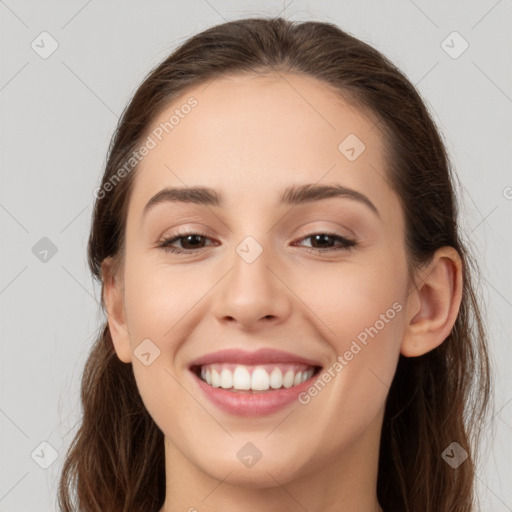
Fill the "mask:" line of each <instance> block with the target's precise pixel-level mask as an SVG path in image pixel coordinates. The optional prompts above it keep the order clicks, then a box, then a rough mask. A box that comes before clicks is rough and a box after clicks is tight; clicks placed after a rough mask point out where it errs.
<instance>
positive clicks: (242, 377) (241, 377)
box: [228, 366, 251, 389]
mask: <svg viewBox="0 0 512 512" xmlns="http://www.w3.org/2000/svg"><path fill="white" fill-rule="evenodd" d="M228 371H229V370H228ZM233 387H234V388H235V389H251V374H250V373H249V370H247V368H244V367H243V366H237V367H236V368H235V371H234V373H233Z"/></svg>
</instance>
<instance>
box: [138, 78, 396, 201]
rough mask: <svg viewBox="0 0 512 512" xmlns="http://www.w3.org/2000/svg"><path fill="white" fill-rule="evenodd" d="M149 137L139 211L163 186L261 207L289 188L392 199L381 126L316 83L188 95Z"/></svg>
mask: <svg viewBox="0 0 512 512" xmlns="http://www.w3.org/2000/svg"><path fill="white" fill-rule="evenodd" d="M191 105H193V106H191ZM147 134H148V135H149V137H151V138H152V140H153V142H154V147H153V148H152V149H151V150H150V151H149V154H148V155H147V156H145V157H144V158H143V159H142V161H141V162H140V164H139V166H138V169H137V172H136V178H135V183H134V190H133V194H132V200H133V202H134V203H135V204H134V208H136V209H138V210H142V209H143V207H144V204H145V203H144V201H147V199H148V198H149V197H151V196H152V195H153V194H155V193H156V192H158V191H159V190H160V189H162V188H163V187H165V186H193V185H204V186H209V187H212V188H216V189H219V190H221V191H222V192H223V195H224V196H225V197H226V198H227V199H228V203H229V202H240V201H242V202H244V201H245V202H246V203H247V202H249V203H251V204H255V205H258V206H259V207H261V206H262V205H263V204H262V203H264V202H268V203H269V205H270V203H275V202H276V200H277V198H278V196H279V195H280V192H281V191H282V190H283V189H284V188H286V187H287V186H289V185H290V184H301V183H323V182H325V183H327V182H329V183H339V184H341V185H344V186H347V187H351V188H355V189H356V190H361V191H363V190H365V191H368V190H371V193H372V195H373V197H374V198H375V201H376V202H381V201H383V200H386V198H387V197H388V196H389V193H390V190H389V186H388V185H387V181H386V179H385V165H386V161H385V154H386V148H385V147H384V141H383V139H382V134H381V132H380V131H379V128H378V127H377V125H376V123H375V120H374V119H373V118H372V117H371V116H369V115H367V114H366V113H363V112H362V111H361V110H360V109H358V108H356V107H354V106H352V105H351V104H350V103H349V102H348V101H346V100H344V99H343V98H342V97H340V95H338V94H335V92H333V90H332V89H331V88H329V87H328V86H326V85H325V84H324V83H322V82H319V81H318V80H316V79H314V78H311V77H305V76H302V75H296V74H289V73H286V74H284V73H281V74H277V73H271V74H268V75H261V76H254V75H241V76H232V77H223V78H219V79H215V80H213V81H211V82H208V83H206V84H201V85H199V86H195V87H191V88H189V89H187V90H186V91H185V92H184V93H183V94H181V95H180V96H179V97H177V98H175V99H174V100H173V101H172V102H171V103H170V104H169V105H168V106H167V107H166V108H165V109H164V110H163V111H162V112H161V113H160V114H159V116H158V117H157V118H156V119H155V120H154V121H153V123H152V125H151V127H150V128H149V130H148V131H147ZM379 196H381V197H379ZM130 208H131V207H130Z"/></svg>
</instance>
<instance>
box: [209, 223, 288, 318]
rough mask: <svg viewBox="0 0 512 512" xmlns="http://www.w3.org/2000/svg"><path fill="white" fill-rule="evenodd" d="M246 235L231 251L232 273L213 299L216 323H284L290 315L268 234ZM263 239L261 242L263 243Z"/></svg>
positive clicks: (285, 290) (285, 293) (285, 289)
mask: <svg viewBox="0 0 512 512" xmlns="http://www.w3.org/2000/svg"><path fill="white" fill-rule="evenodd" d="M261 233H263V234H262V235H256V236H257V237H258V238H259V239H260V241H261V243H260V241H258V240H257V239H256V236H252V235H248V236H246V237H245V238H243V239H242V241H241V242H240V243H239V244H238V245H237V246H236V247H235V248H234V254H233V258H232V269H231V272H229V274H228V276H226V280H225V281H224V284H223V286H222V291H221V293H220V294H219V296H218V297H217V298H216V306H215V313H216V316H217V318H218V319H219V320H221V321H222V320H223V319H230V320H236V321H237V322H239V323H240V324H243V325H244V326H245V327H250V326H251V325H252V324H255V323H256V322H258V321H260V320H262V319H265V318H272V319H273V320H274V322H279V321H282V320H284V319H285V318H286V317H287V316H288V315H289V313H290V309H291V304H290V296H289V293H288V292H287V288H286V286H284V285H283V283H282V282H281V280H280V279H279V278H278V277H277V275H276V274H277V273H278V271H277V267H278V266H279V265H278V263H277V258H274V257H273V255H272V249H271V248H270V247H269V245H271V238H272V237H271V234H270V236H269V233H265V232H264V231H263V230H262V231H261ZM263 239H264V240H263Z"/></svg>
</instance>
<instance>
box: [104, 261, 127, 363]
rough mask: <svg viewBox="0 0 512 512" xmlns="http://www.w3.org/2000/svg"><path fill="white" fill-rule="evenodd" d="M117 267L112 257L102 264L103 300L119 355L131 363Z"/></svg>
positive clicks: (120, 282)
mask: <svg viewBox="0 0 512 512" xmlns="http://www.w3.org/2000/svg"><path fill="white" fill-rule="evenodd" d="M116 267H117V265H115V263H114V260H113V259H112V258H111V257H108V258H105V260H104V261H103V263H102V264H101V273H102V277H103V302H104V304H105V309H106V310H107V319H108V327H109V330H110V335H111V337H112V341H113V343H114V348H115V351H116V353H117V357H119V359H120V360H121V361H123V362H124V363H130V362H131V360H132V351H131V348H130V339H129V336H128V328H127V325H126V314H125V309H124V286H123V282H122V280H121V279H120V277H119V276H118V274H119V272H117V268H116Z"/></svg>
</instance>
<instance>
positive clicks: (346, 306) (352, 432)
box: [103, 74, 462, 512]
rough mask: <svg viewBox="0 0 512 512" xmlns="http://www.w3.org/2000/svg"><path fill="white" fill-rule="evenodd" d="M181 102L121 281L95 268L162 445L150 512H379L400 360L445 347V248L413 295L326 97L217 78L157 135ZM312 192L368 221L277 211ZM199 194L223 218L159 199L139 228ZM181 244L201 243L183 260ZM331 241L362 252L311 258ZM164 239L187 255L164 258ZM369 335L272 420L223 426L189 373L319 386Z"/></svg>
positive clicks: (384, 201) (455, 261)
mask: <svg viewBox="0 0 512 512" xmlns="http://www.w3.org/2000/svg"><path fill="white" fill-rule="evenodd" d="M191 96H193V97H194V98H196V99H197V101H198V104H197V106H196V107H195V108H194V109H193V110H192V111H191V112H190V114H188V115H187V116H185V117H184V118H183V119H181V120H180V122H179V124H178V125H177V126H175V127H174V129H173V130H172V132H170V133H169V134H168V135H166V136H165V137H163V139H162V141H161V142H159V143H158V144H157V146H156V147H155V148H154V149H152V150H151V151H150V153H149V154H148V155H147V156H146V157H145V158H144V159H143V161H142V162H141V164H140V165H139V168H138V169H137V170H136V173H137V175H136V179H135V183H134V188H133V192H132V196H131V199H130V203H129V209H128V217H127V226H126V252H125V259H124V261H123V262H122V265H121V267H120V268H119V269H118V271H117V272H114V270H113V267H112V262H111V261H110V260H106V261H105V263H104V266H103V271H104V282H105V287H104V294H105V295H104V296H105V301H106V306H107V310H108V320H109V326H110V330H111V333H112V337H113V341H114V345H115V350H116V353H117V355H118V357H119V358H120V359H121V360H122V361H124V362H127V363H130V362H131V363H132V365H133V371H134V374H135V378H136V381H137V385H138V388H139V391H140V393H141V396H142V399H143V401H144V404H145V406H146V407H147V409H148V411H149V413H150V414H151V416H152V417H153V419H154V421H155V422H156V424H157V425H158V427H159V428H160V429H161V430H162V431H163V433H164V435H165V457H166V482H167V494H166V500H165V504H164V506H163V507H162V509H161V511H160V512H178V511H183V512H185V511H191V512H192V511H194V510H197V511H199V512H221V511H222V512H234V511H239V510H244V511H245V512H260V511H262V510H265V511H266V512H282V511H283V510H290V511H303V510H307V511H309V512H320V511H322V512H335V511H336V512H341V511H342V512H363V511H365V512H378V511H381V510H382V509H381V507H380V505H379V503H378V500H377V494H376V482H377V462H378V448H379V441H380V435H381V428H382V419H383V413H384V405H385V400H386V396H387V393H388V389H389V385H390V383H391V381H392V379H393V376H394V373H395V370H396V365H397V361H398V357H399V354H400V353H402V354H403V355H405V356H407V357H414V356H418V355H421V354H424V353H426V352H428V351H430V350H432V349H433V348H435V347H436V346H438V345H439V344H441V343H442V342H443V341H444V339H445V338H446V337H447V336H448V334H449V333H450V330H451V328H452V326H453V324H454V322H455V319H456V316H457V313H458V309H459V305H460V299H461V289H462V282H461V264H460V259H459V256H458V254H457V252H456V251H455V250H453V249H452V248H449V247H445V248H442V249H440V250H439V251H438V252H437V253H436V255H435V257H434V259H433V261H432V263H431V264H430V265H429V266H428V267H426V268H423V269H422V270H421V271H420V270H418V271H417V273H416V275H415V276H414V281H415V282H413V281H412V280H410V279H409V277H408V274H407V267H406V262H407V259H406V250H405V247H404V218H403V213H402V210H401V207H400V203H399V199H398V197H397V195H396V194H395V193H394V191H393V190H392V189H391V188H390V185H389V182H388V181H387V179H386V178H385V176H386V173H387V172H388V169H387V167H386V159H385V147H384V141H383V138H382V134H381V132H380V131H379V129H378V128H377V127H376V126H375V124H374V122H373V121H372V120H371V119H370V118H369V117H366V116H365V115H364V114H363V113H362V112H361V111H359V110H357V109H355V108H354V107H350V106H349V104H348V103H347V102H345V101H343V100H342V99H340V98H339V97H338V96H336V95H334V93H333V92H332V91H330V90H329V89H328V88H327V87H326V86H325V85H323V84H322V83H320V82H318V81H316V80H314V79H312V78H308V77H303V76H298V75H291V74H286V75H283V77H280V76H279V75H277V74H272V75H269V76H259V77H254V76H237V77H230V78H222V79H217V80H214V81H213V82H211V83H210V84H209V85H208V87H206V88H205V85H204V84H203V85H201V86H199V87H194V88H191V89H190V90H188V91H187V92H186V93H185V94H183V95H182V96H181V97H180V98H177V99H175V100H174V101H173V102H172V104H171V105H169V107H168V108H167V109H166V110H165V111H164V112H162V113H161V115H160V117H159V119H157V120H156V121H155V123H154V126H158V125H159V123H161V122H162V121H165V120H168V119H169V116H170V115H171V113H172V111H173V110H174V109H175V108H178V107H179V106H180V105H182V104H184V103H185V102H186V101H187V99H188V98H189V97H191ZM349 134H355V135H356V136H357V137H358V138H359V139H360V140H361V141H363V143H364V144H365V149H364V151H363V152H362V153H361V154H360V155H359V156H358V158H356V159H355V160H354V161H350V160H349V159H348V158H347V157H346V156H345V154H343V153H342V152H340V150H339V149H338V146H339V145H340V143H341V142H342V141H343V140H344V139H345V138H346V137H347V136H348V135H349ZM306 183H311V184H320V185H328V184H329V185H332V184H336V185H342V186H344V187H348V188H350V189H353V190H355V191H357V192H360V193H361V194H364V196H366V197H367V198H368V199H369V201H371V203H372V204H373V205H374V206H375V208H376V209H377V210H378V214H377V213H376V212H375V211H374V210H373V209H372V208H371V207H369V206H368V204H365V203H364V202H363V201H359V200H356V199H354V198H351V197H331V198H328V199H321V200H317V201H312V202H308V203H304V204H300V205H295V206H293V207H292V206H289V205H279V204H278V199H279V197H280V195H281V193H282V191H283V190H284V189H285V188H286V187H289V186H291V185H302V184H306ZM198 185H201V186H206V187H212V188H214V189H216V190H217V191H218V192H219V193H221V194H222V195H223V197H224V201H225V203H224V204H223V205H222V206H211V205H210V206H204V205H198V204H193V203H176V202H169V201H167V202H161V203H159V204H156V205H154V206H153V207H152V208H150V209H149V210H148V211H147V213H146V214H144V207H145V205H146V204H147V203H148V201H149V200H150V199H151V198H152V197H153V196H154V195H155V194H157V193H158V192H159V191H160V190H162V189H163V188H165V187H192V186H198ZM177 229H180V230H181V231H185V232H190V233H197V232H199V233H204V234H206V235H207V236H206V238H204V239H201V240H200V242H201V243H200V244H199V245H198V244H197V242H196V245H195V246H192V249H191V248H190V247H191V246H190V245H187V239H186V237H185V238H178V239H176V237H177V236H178V234H177V233H176V230H177ZM326 232H327V233H333V232H334V233H336V235H338V236H340V237H343V238H344V239H348V240H350V241H354V242H355V245H354V246H352V247H349V248H345V249H340V250H335V248H336V247H339V246H340V244H341V245H342V243H341V242H340V241H339V240H338V239H336V237H328V238H327V241H326V242H325V241H324V242H323V244H324V245H319V244H318V243H316V244H315V238H314V237H313V236H312V235H315V234H322V233H326ZM181 236H183V235H181ZM248 236H251V237H253V238H254V240H255V241H257V243H258V244H259V245H260V247H261V248H262V253H261V254H260V256H259V257H258V258H257V259H256V260H255V261H254V262H252V263H250V264H249V263H247V262H246V261H245V260H244V259H243V258H242V257H241V256H240V255H239V254H238V253H237V252H236V248H237V247H238V246H239V244H240V243H241V242H242V241H243V240H244V239H245V238H246V237H248ZM166 238H171V239H173V238H174V239H176V240H175V241H174V242H173V243H172V246H173V247H174V248H176V249H178V250H188V251H190V254H186V253H182V254H173V253H170V252H168V251H166V250H164V249H163V248H161V247H159V246H158V245H159V242H161V241H162V240H163V239H166ZM322 248H324V249H322ZM393 304H395V310H394V312H395V313H396V314H393V318H392V319H390V318H389V317H390V316H391V313H389V310H390V309H393ZM397 305H398V306H397ZM398 309H399V311H398ZM387 312H388V313H387ZM381 315H384V316H385V317H386V318H385V319H387V320H388V321H383V320H382V316H381ZM379 319H381V323H380V324H382V323H383V324H384V326H383V327H382V328H380V329H377V330H378V334H376V335H374V336H373V337H368V342H367V344H366V345H364V346H362V349H361V350H360V351H359V352H358V353H357V354H356V355H355V356H354V357H353V358H351V360H349V361H347V364H346V365H344V367H343V369H342V371H339V372H338V373H337V374H336V376H335V377H334V378H332V380H331V381H330V382H329V384H328V385H327V386H325V388H324V389H322V390H321V392H319V393H318V394H317V395H316V396H315V397H314V398H312V399H311V400H310V401H309V402H308V403H307V404H300V403H294V404H292V405H291V406H290V407H287V408H285V409H283V410H281V411H278V412H277V413H273V414H271V415H265V416H261V417H257V418H250V419H248V418H246V417H241V416H237V415H233V414H229V413H226V412H223V411H222V410H219V409H218V408H217V407H216V406H215V405H213V404H212V403H211V402H210V401H209V400H207V399H206V398H205V397H204V395H203V394H202V392H201V390H200V389H198V386H197V383H196V381H195V380H194V379H195V378H194V377H193V375H192V374H191V372H190V371H189V370H188V364H189V363H190V362H191V361H192V360H193V359H195V358H197V357H198V356H200V355H204V354H207V353H210V352H213V351H217V350H220V349H224V348H233V347H235V348H241V349H245V350H248V351H255V350H257V349H260V348H277V349H280V350H284V351H288V352H292V353H294V354H298V355H301V356H304V357H307V358H312V359H316V360H319V361H321V363H322V366H323V368H324V370H325V369H327V368H329V367H332V365H333V363H334V362H335V361H336V360H337V357H338V356H343V355H344V354H345V353H346V352H347V351H348V350H350V347H351V343H352V342H353V341H354V340H357V336H358V335H360V334H361V333H362V332H364V330H365V328H368V327H370V326H375V325H379V326H380V324H376V322H377V321H378V320H379ZM145 339H150V340H151V342H152V343H153V344H154V345H155V346H157V347H158V349H159V350H160V355H159V356H158V357H157V358H156V359H155V360H154V362H153V363H152V364H150V365H149V366H146V365H144V364H142V362H141V361H140V360H139V359H138V358H137V357H135V355H134V350H135V349H136V348H137V346H138V345H139V344H140V343H141V341H142V340H145ZM359 345H361V344H359ZM247 442H251V443H253V444H254V445H255V446H256V447H257V448H258V450H259V451H260V452H261V454H262V457H261V459H260V460H259V461H258V462H257V463H256V464H255V465H254V466H253V467H251V468H249V467H246V466H245V465H244V464H242V463H241V462H240V460H239V459H238V457H237V452H238V451H239V450H240V449H241V448H242V447H243V446H244V445H245V444H246V443H247ZM404 449H406V447H405V448H404Z"/></svg>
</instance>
